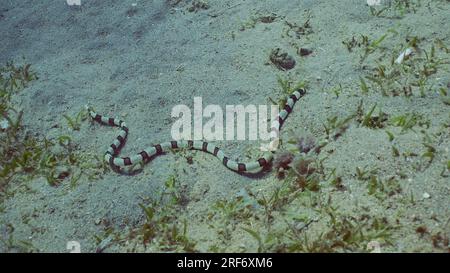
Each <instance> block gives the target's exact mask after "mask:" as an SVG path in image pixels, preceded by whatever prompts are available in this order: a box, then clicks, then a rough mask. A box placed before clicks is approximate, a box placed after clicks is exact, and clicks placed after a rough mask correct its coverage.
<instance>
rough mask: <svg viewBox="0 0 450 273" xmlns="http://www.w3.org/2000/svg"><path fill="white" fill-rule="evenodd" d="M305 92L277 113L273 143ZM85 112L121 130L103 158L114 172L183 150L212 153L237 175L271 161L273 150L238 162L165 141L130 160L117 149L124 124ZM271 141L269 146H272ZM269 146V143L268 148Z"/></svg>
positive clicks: (201, 146) (211, 148) (207, 148)
mask: <svg viewBox="0 0 450 273" xmlns="http://www.w3.org/2000/svg"><path fill="white" fill-rule="evenodd" d="M305 93H306V92H305V90H304V89H298V90H296V91H294V92H293V93H292V94H291V95H290V96H288V97H287V99H286V103H285V106H284V109H283V110H281V111H280V112H279V113H278V116H277V118H276V119H275V120H274V121H273V122H272V124H271V131H270V136H271V138H272V139H275V140H272V142H274V141H278V135H279V130H280V128H281V126H282V125H283V123H284V121H285V120H286V118H287V117H288V115H289V114H290V113H291V112H292V109H293V107H294V105H295V103H296V102H297V101H298V100H299V99H300V98H301V97H303V95H304V94H305ZM86 109H87V111H88V113H89V116H90V117H91V118H92V119H93V120H95V121H97V122H98V123H101V124H105V125H110V126H115V127H119V128H120V129H121V130H120V133H119V135H118V136H117V138H116V139H115V140H114V142H113V143H112V144H111V145H110V147H109V148H108V150H107V151H106V153H105V156H104V159H105V161H106V162H108V163H109V164H110V166H111V167H112V168H113V169H114V170H120V169H121V168H124V167H132V166H134V165H137V164H143V163H147V162H149V161H150V160H151V159H152V158H154V157H156V156H158V155H161V154H164V153H165V152H168V151H171V150H176V149H183V148H184V149H190V150H200V151H203V152H207V153H210V154H213V155H214V156H216V157H217V158H218V159H219V160H220V161H221V162H222V163H223V165H225V167H227V168H228V169H231V170H233V171H236V172H239V173H245V172H258V171H260V170H262V169H263V168H264V167H266V166H267V165H268V164H269V163H270V162H271V161H272V160H273V150H268V151H267V152H265V153H264V155H263V156H262V157H260V158H259V159H257V160H256V161H252V162H245V163H241V162H237V161H234V160H231V159H230V158H229V157H227V156H226V155H225V153H224V152H223V151H222V150H220V149H219V148H218V147H216V146H215V145H213V144H211V143H208V142H205V141H196V140H179V141H175V140H174V141H170V142H164V143H160V144H157V145H153V146H150V147H147V148H146V149H144V150H143V151H141V152H140V153H138V154H135V155H132V156H129V157H119V153H120V150H121V149H122V147H123V146H124V144H125V141H126V139H127V136H128V127H127V125H126V124H125V122H124V121H122V120H120V119H117V118H109V117H106V116H102V115H99V114H97V113H96V112H95V111H94V110H93V109H92V108H91V107H89V106H86ZM272 142H271V144H273V143H272ZM277 143H278V142H277ZM271 144H269V146H270V145H271Z"/></svg>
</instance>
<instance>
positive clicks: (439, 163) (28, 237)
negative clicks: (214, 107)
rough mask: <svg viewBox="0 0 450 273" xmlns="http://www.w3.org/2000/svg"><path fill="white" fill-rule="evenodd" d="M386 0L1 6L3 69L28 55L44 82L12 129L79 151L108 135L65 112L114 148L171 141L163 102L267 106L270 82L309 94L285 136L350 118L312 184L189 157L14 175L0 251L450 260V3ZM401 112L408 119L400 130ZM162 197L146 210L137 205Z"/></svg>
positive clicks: (33, 88) (244, 150)
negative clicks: (290, 62) (54, 179)
mask: <svg viewBox="0 0 450 273" xmlns="http://www.w3.org/2000/svg"><path fill="white" fill-rule="evenodd" d="M385 2H387V1H384V2H383V1H382V5H381V6H375V9H372V11H371V9H370V7H369V6H368V5H367V3H366V1H362V0H361V1H357V0H345V1H313V0H276V1H275V0H273V1H257V0H247V1H244V0H224V1H217V0H209V1H207V2H206V1H185V0H181V1H175V0H171V1H169V0H165V1H163V0H155V1H142V0H133V1H119V0H112V1H83V0H81V6H68V5H67V3H66V2H65V1H62V0H61V1H49V0H42V1H31V0H20V1H9V0H4V1H2V4H1V6H0V37H1V38H0V64H2V65H3V64H5V63H6V62H8V61H14V62H16V63H21V62H24V61H23V59H22V58H24V60H25V61H26V62H27V63H30V64H31V67H32V69H33V71H35V72H36V73H37V75H38V77H39V79H38V80H35V81H33V82H31V83H30V84H29V85H28V87H26V88H25V89H24V90H22V91H21V92H20V94H18V95H17V97H16V98H15V100H16V101H17V102H16V103H17V105H18V107H20V108H21V109H23V110H24V117H23V122H24V125H23V130H24V131H27V132H32V133H33V134H35V135H39V136H45V137H46V138H49V139H52V138H56V137H57V136H59V135H70V136H71V138H72V142H73V143H74V144H75V145H76V149H77V153H78V154H80V155H82V154H94V155H98V156H102V154H103V153H104V152H105V150H106V148H107V147H108V145H110V144H111V143H112V140H113V139H114V138H115V137H116V136H117V133H118V130H117V129H113V128H108V127H106V126H100V125H98V124H96V123H92V122H88V121H87V120H86V121H85V122H83V123H82V124H81V127H80V129H79V130H71V129H70V128H69V127H68V126H67V122H66V120H65V119H64V118H63V115H69V116H74V115H76V114H77V113H78V112H79V111H80V110H82V109H83V107H84V105H86V104H90V105H92V106H93V107H94V108H95V109H96V110H97V111H98V112H99V113H102V114H105V115H110V116H119V117H120V118H122V119H124V120H125V121H126V122H127V125H128V127H129V129H130V135H129V138H128V141H127V145H126V146H125V147H124V149H123V151H122V154H124V155H125V154H130V153H135V152H138V151H140V150H142V149H143V148H144V147H146V146H148V145H151V144H156V143H159V142H163V141H167V140H169V139H170V129H171V125H172V123H173V118H171V116H170V114H171V110H172V108H173V107H174V106H175V105H179V104H186V105H188V106H189V107H191V106H192V105H193V98H194V97H202V99H203V104H204V105H207V104H218V105H220V106H223V107H224V106H225V105H237V104H243V105H249V104H253V105H264V104H269V103H270V100H269V98H271V99H274V100H277V99H279V98H282V97H283V96H284V95H283V93H282V88H281V87H280V84H279V79H284V80H287V81H292V84H295V83H297V82H301V81H304V82H306V84H307V94H306V95H305V97H304V98H302V99H301V100H300V101H299V102H298V103H297V104H296V106H295V108H294V110H293V112H292V114H291V115H290V116H289V118H288V119H287V121H286V123H285V125H284V126H283V129H282V139H283V140H284V143H287V142H288V141H287V140H289V139H290V138H292V137H293V136H294V137H295V136H296V137H298V136H302V135H306V134H307V135H311V136H313V137H314V138H315V139H317V140H321V139H326V138H327V137H328V135H327V131H326V130H325V129H324V125H325V126H331V124H332V123H333V122H332V120H333V117H336V118H337V120H344V119H346V118H347V117H350V116H352V115H353V116H352V118H351V119H350V120H349V121H348V122H346V123H345V124H343V125H342V124H341V126H337V127H336V128H335V129H337V130H341V129H342V130H341V131H340V132H339V134H338V135H335V137H328V144H327V145H326V146H324V147H323V148H322V150H321V151H320V153H319V154H316V155H314V160H317V162H320V164H322V165H321V169H320V170H321V172H320V173H317V177H319V180H318V181H317V185H315V186H314V187H308V186H305V185H303V184H302V183H300V182H299V181H298V179H296V178H292V177H287V178H285V179H281V178H279V177H278V175H277V170H275V169H272V170H271V171H266V172H264V173H262V174H260V175H256V176H247V175H240V174H238V173H235V172H232V171H230V170H228V169H227V168H225V167H224V166H223V165H222V164H221V162H220V161H219V160H216V159H215V158H214V156H212V155H210V154H206V153H202V152H195V151H183V152H180V153H170V154H167V155H164V156H160V157H158V158H156V159H154V160H152V161H151V162H150V163H149V164H146V165H145V166H144V167H143V169H142V171H141V172H140V173H138V174H136V175H121V174H118V173H116V172H113V171H111V170H109V169H107V170H106V171H105V172H102V173H101V175H96V176H95V177H93V178H92V177H91V179H88V177H87V176H81V178H80V179H79V180H78V181H77V182H76V184H75V185H74V184H73V183H70V182H69V178H67V179H65V180H63V181H61V183H60V184H59V185H58V186H51V185H49V184H48V183H47V182H46V179H45V177H39V176H37V177H35V178H33V179H31V180H29V181H26V182H24V181H20V180H19V179H17V181H16V180H13V181H11V183H10V184H11V186H10V188H9V189H8V195H7V197H6V198H4V200H3V201H2V205H1V215H0V238H1V242H0V251H2V252H14V251H36V252H67V251H68V250H67V248H66V247H67V242H69V241H77V242H79V243H80V246H81V251H83V252H95V251H105V252H123V251H133V252H145V251H147V252H154V251H155V252H166V251H188V252H191V251H200V252H207V251H225V252H255V251H268V252H272V251H294V252H297V251H306V252H307V251H320V252H323V251H351V252H365V251H373V249H374V247H373V245H374V244H375V245H377V244H378V245H379V246H380V249H379V250H380V251H382V252H447V251H448V250H449V245H448V237H449V236H450V223H449V221H450V198H449V196H450V170H448V169H446V168H447V167H446V166H447V164H448V163H447V162H449V160H450V151H449V147H450V111H449V110H450V106H449V105H447V104H446V103H445V102H444V100H443V98H442V97H443V96H444V95H443V92H448V93H450V76H449V68H450V65H449V60H450V58H449V57H450V55H449V50H448V49H449V48H450V27H449V26H450V16H449V15H450V2H449V1H425V0H424V1H420V4H419V1H414V0H411V1H404V3H407V4H408V5H407V6H401V7H398V8H397V9H396V8H395V7H393V6H392V7H391V8H390V9H386V10H382V9H383V8H384V7H387V6H386V5H387V4H386V3H385ZM391 2H393V3H397V2H401V1H391ZM378 11H379V14H377V13H378ZM384 35H386V36H384ZM383 36H384V39H380V38H381V37H383ZM364 37H367V39H365V38H364ZM377 40H378V41H380V43H379V44H377V43H376V42H377ZM413 40H414V41H416V43H414V44H413V42H412V41H413ZM408 46H410V47H414V53H413V54H412V55H411V56H410V57H409V58H408V59H407V60H405V69H404V70H403V72H402V73H403V74H401V77H399V76H398V75H396V74H395V73H392V74H391V75H389V73H388V72H389V70H390V69H395V65H396V64H395V63H393V62H392V61H393V60H394V59H395V58H397V56H399V54H400V53H401V52H402V51H403V50H405V49H406V48H408ZM277 48H279V49H280V52H285V53H287V54H289V56H292V58H293V59H294V60H295V66H294V67H293V68H292V69H288V70H283V69H280V67H279V66H277V65H274V64H273V63H272V62H271V60H270V55H271V53H272V52H273V50H274V49H277ZM302 48H303V50H301V49H302ZM432 48H434V51H435V53H434V55H435V57H434V58H435V59H437V60H439V65H438V68H437V70H436V71H433V72H430V73H429V75H428V73H425V74H426V76H427V78H426V79H427V81H426V84H425V85H424V87H423V90H425V93H424V95H421V94H420V87H418V86H416V85H414V82H416V78H418V77H419V76H420V75H422V74H423V73H422V72H421V71H423V69H425V66H426V65H430V63H429V62H428V61H429V59H430V57H431V56H430V53H431V50H432ZM304 49H307V50H308V51H309V50H310V51H311V54H304V53H305V52H307V53H310V52H308V51H305V50H304ZM399 65H400V64H399ZM380 67H381V69H382V70H383V69H385V70H386V72H385V74H388V75H387V76H386V77H384V78H381V76H380V73H381V72H380ZM383 71H384V70H383ZM420 73H422V74H420ZM373 75H376V76H377V77H378V78H377V79H381V84H377V83H376V81H375V80H370V79H371V77H372V79H373ZM391 76H392V77H391ZM390 77H391V78H390ZM361 79H363V81H364V82H365V84H366V85H367V90H365V89H364V87H363V83H362V81H361ZM389 84H391V85H392V86H395V88H397V89H398V90H401V92H400V93H395V92H394V93H392V92H391V91H392V88H391V87H392V86H390V85H389ZM386 86H387V87H386ZM384 87H386V88H387V89H386V90H387V91H388V94H383V90H385V89H383V88H384ZM404 88H405V89H404ZM409 88H411V89H409ZM405 90H406V91H405ZM408 90H411V93H412V94H408ZM365 91H367V92H365ZM360 105H362V108H363V115H362V116H361V115H359V116H358V115H357V113H358V109H361V107H359V106H360ZM374 105H376V107H375V110H374V112H373V114H374V115H373V116H369V118H368V119H365V117H366V116H365V114H367V113H368V112H369V111H370V110H371V108H372V107H373V106H374ZM381 113H384V114H385V116H383V114H381ZM401 116H404V117H406V118H408V117H414V118H415V119H414V120H415V121H416V122H415V123H414V124H413V126H411V127H410V128H403V127H402V124H401V123H399V118H398V117H401ZM383 117H385V118H386V119H383ZM364 121H367V122H366V123H364ZM368 122H369V123H368ZM370 122H372V123H370ZM377 122H379V123H377ZM386 131H388V132H389V133H392V134H393V136H394V138H393V139H390V135H389V134H388V133H386ZM423 143H427V144H429V145H431V146H432V147H433V149H434V151H433V158H432V160H430V156H429V155H430V154H426V153H427V151H429V146H426V145H424V144H423ZM217 144H218V145H219V146H220V147H221V148H222V149H223V150H224V151H226V152H227V153H228V154H229V155H230V157H231V158H233V159H239V160H244V161H246V160H248V159H250V158H257V157H258V155H259V153H260V152H259V150H258V147H259V145H258V144H259V143H257V142H254V141H219V142H218V143H217ZM395 150H396V151H397V152H395ZM423 155H425V156H423ZM362 172H363V173H362ZM364 172H365V173H364ZM74 173H75V172H74ZM24 184H25V185H26V187H23V185H24ZM18 185H21V186H18ZM174 185H175V186H174ZM167 188H169V189H168V190H167ZM164 189H166V190H164ZM161 192H165V193H166V194H165V195H163V196H169V197H174V198H175V199H176V200H175V202H174V201H173V200H172V199H171V198H160V197H161ZM160 199H161V200H162V201H161V202H159V203H157V204H156V205H155V216H153V218H152V219H149V218H148V217H147V218H146V214H145V211H144V210H143V209H141V207H140V205H143V206H145V207H147V206H149V204H151V201H150V200H160ZM166 199H167V200H166ZM174 227H176V229H177V230H178V232H179V234H178V235H175V236H174V235H173V234H172V233H171V232H170V231H172V230H173V229H174ZM184 228H186V232H184ZM144 241H145V244H144V243H143V242H144Z"/></svg>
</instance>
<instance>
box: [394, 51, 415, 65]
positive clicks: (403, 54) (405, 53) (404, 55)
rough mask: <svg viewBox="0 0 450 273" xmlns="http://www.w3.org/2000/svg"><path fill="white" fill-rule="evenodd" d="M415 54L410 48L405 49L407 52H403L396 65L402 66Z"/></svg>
mask: <svg viewBox="0 0 450 273" xmlns="http://www.w3.org/2000/svg"><path fill="white" fill-rule="evenodd" d="M412 53H413V49H412V48H410V47H408V48H407V49H405V51H403V52H402V53H401V54H400V55H399V56H398V57H397V59H396V60H395V63H396V64H401V63H403V61H404V60H405V59H407V58H408V57H409V56H411V54H412Z"/></svg>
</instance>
